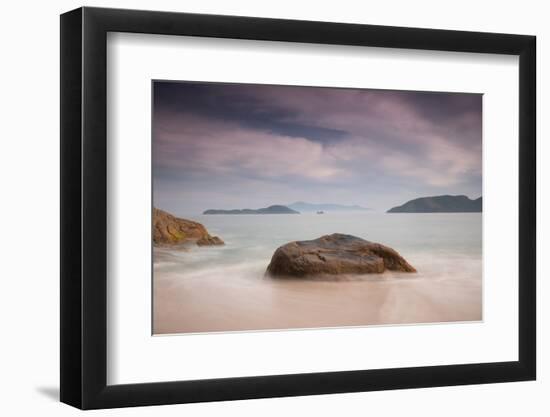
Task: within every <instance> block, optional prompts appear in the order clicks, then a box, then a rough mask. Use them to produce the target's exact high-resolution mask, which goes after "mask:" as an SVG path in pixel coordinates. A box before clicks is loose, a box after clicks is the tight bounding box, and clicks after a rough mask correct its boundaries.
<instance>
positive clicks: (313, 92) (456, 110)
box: [153, 81, 482, 214]
mask: <svg viewBox="0 0 550 417" xmlns="http://www.w3.org/2000/svg"><path fill="white" fill-rule="evenodd" d="M153 95H154V102H153V191H154V205H155V206H156V207H159V208H162V209H165V210H168V211H171V212H173V213H176V214H177V213H179V214H184V213H200V212H202V211H203V210H205V209H208V208H221V209H229V208H259V207H265V206H269V205H272V204H290V203H292V202H295V201H307V202H313V203H338V204H350V205H351V204H359V205H361V206H364V207H371V208H374V209H376V210H380V211H385V210H387V209H389V208H391V207H393V206H396V205H400V204H402V203H404V202H406V201H408V200H410V199H413V198H417V197H422V196H431V195H439V194H465V195H467V196H469V197H471V198H477V197H479V196H480V195H481V187H482V184H481V171H482V166H481V160H482V154H481V150H482V141H481V136H482V133H481V131H482V129H481V120H482V117H481V103H482V96H481V95H478V94H457V93H428V92H409V91H388V90H359V89H337V88H315V87H290V86H268V85H251V84H216V83H194V82H193V83H187V82H165V81H162V82H160V81H155V82H154V84H153Z"/></svg>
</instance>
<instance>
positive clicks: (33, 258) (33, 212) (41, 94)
mask: <svg viewBox="0 0 550 417" xmlns="http://www.w3.org/2000/svg"><path fill="white" fill-rule="evenodd" d="M81 5H82V3H79V2H77V1H72V0H60V1H57V2H55V3H52V2H38V1H27V2H9V3H6V4H4V5H3V10H2V16H3V19H2V24H1V25H0V30H1V32H2V36H1V37H0V42H1V43H2V48H1V51H2V64H1V65H0V72H1V75H2V76H1V78H0V80H2V82H3V84H2V87H1V89H0V98H1V110H0V115H1V119H0V120H1V124H0V127H1V129H2V130H1V139H2V142H1V144H2V151H1V152H0V181H1V189H2V196H3V200H2V204H1V205H0V231H1V239H0V245H1V252H0V253H2V258H1V261H2V262H1V263H0V268H1V274H0V276H1V278H2V283H3V284H4V285H3V286H2V291H0V297H1V299H0V320H1V329H2V330H3V334H2V342H1V343H0V352H1V354H0V392H1V397H2V400H1V401H0V410H1V411H2V414H4V415H32V413H40V414H41V415H44V414H45V415H50V414H51V415H60V416H65V415H75V414H77V413H78V412H77V411H76V410H75V409H72V408H71V407H69V406H66V405H63V404H60V403H58V402H57V396H58V391H59V388H58V379H59V371H58V368H59V361H58V348H59V343H58V339H59V325H58V311H59V307H58V306H59V281H58V276H59V250H58V247H59V233H58V230H59V221H58V211H59V186H58V183H59V167H58V165H59V141H58V140H59V139H58V137H59V46H58V44H59V17H58V15H59V14H60V13H62V12H64V11H67V10H70V9H73V8H76V7H79V6H81ZM86 5H89V6H103V7H123V8H139V9H157V10H169V11H182V12H183V11H187V12H198V13H217V14H240V15H250V16H265V17H280V18H293V19H309V20H327V21H341V22H354V23H371V24H381V25H396V26H417V27H431V28H441V29H462V30H476V31H477V30H479V31H494V32H509V33H524V34H534V35H537V37H538V74H539V78H538V88H537V92H538V119H539V126H538V137H539V145H542V146H539V157H538V159H539V186H538V191H539V205H538V207H539V250H538V255H539V259H540V260H541V262H540V263H539V285H538V291H539V296H538V299H539V308H538V313H539V325H538V329H539V346H538V347H539V366H538V373H539V378H538V381H536V382H527V383H508V384H496V385H483V386H467V387H452V388H432V389H421V390H403V391H388V392H377V393H359V394H345V395H325V396H314V397H299V398H283V399H271V400H254V401H237V402H227V403H210V404H193V405H179V406H164V407H145V408H138V409H120V410H108V411H99V412H95V413H94V414H95V415H114V414H116V415H131V416H134V415H137V416H148V415H155V416H157V415H159V416H164V415H166V416H168V415H180V414H182V413H186V414H187V415H192V416H214V415H229V416H233V415H234V416H257V415H277V416H279V415H285V414H287V415H300V414H306V415H307V414H313V413H315V414H317V415H323V416H324V415H326V416H329V415H335V414H340V415H342V414H343V415H365V414H366V413H370V414H372V415H378V414H384V415H389V416H391V415H404V414H406V415H407V416H416V415H422V416H423V417H428V416H440V415H442V414H444V415H446V416H464V415H468V414H472V415H484V414H487V415H500V416H508V415H509V416H513V415H519V414H524V415H529V416H544V415H548V413H549V411H550V405H549V403H548V400H547V396H548V395H547V393H548V392H550V361H549V360H548V359H547V352H549V351H550V350H549V343H550V330H549V326H548V325H547V324H546V322H547V319H549V318H550V307H549V304H544V303H543V301H544V300H545V299H548V297H549V296H550V285H549V284H548V282H547V281H546V280H545V278H546V277H547V276H548V275H549V274H550V266H549V264H548V263H547V262H544V259H542V258H543V257H544V256H545V254H546V253H548V251H549V250H550V224H549V223H548V221H546V220H545V219H542V218H541V217H542V216H540V213H543V212H544V211H548V210H550V201H549V198H550V193H549V192H548V190H546V193H543V184H545V179H547V180H548V179H549V178H550V168H549V166H548V165H547V166H542V161H550V151H549V149H550V148H549V147H548V146H546V145H545V144H542V142H543V141H542V138H543V137H544V136H545V134H548V124H546V120H543V118H542V115H543V114H544V110H545V109H546V107H545V105H546V103H547V102H548V100H549V97H550V87H549V85H550V84H549V82H548V81H547V80H546V79H545V77H544V72H545V71H546V73H547V74H548V73H549V70H548V68H549V60H550V47H549V44H550V26H548V24H547V15H548V11H547V10H545V7H544V6H545V3H544V2H540V1H536V0H523V1H521V2H518V1H514V2H508V1H502V0H501V1H485V2H479V1H471V0H462V1H460V2H441V1H428V0H416V1H406V0H401V1H386V2H378V1H377V2H368V1H356V2H354V1H346V0H340V1H338V2H334V1H332V2H320V1H319V0H317V1H305V0H303V1H298V0H278V1H271V2H260V1H254V0H232V1H230V2H227V1H223V0H201V1H187V2H181V1H169V0H156V1H147V0H124V1H118V2H117V1H92V0H89V1H88V2H87V3H86ZM545 394H546V395H545Z"/></svg>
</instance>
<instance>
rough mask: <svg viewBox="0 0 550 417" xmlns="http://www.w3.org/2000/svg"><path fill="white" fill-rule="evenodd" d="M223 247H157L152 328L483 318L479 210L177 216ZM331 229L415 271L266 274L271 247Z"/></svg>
mask: <svg viewBox="0 0 550 417" xmlns="http://www.w3.org/2000/svg"><path fill="white" fill-rule="evenodd" d="M180 217H183V218H186V219H190V220H195V221H198V222H200V223H202V224H203V225H204V226H206V228H207V229H208V231H209V233H210V234H211V235H216V236H219V237H220V238H221V239H223V240H224V242H225V245H224V246H213V247H190V248H189V249H188V250H185V251H183V250H181V249H176V250H174V249H167V248H154V268H153V294H154V297H153V331H154V333H155V334H179V333H200V332H228V331H255V330H283V329H312V328H320V327H321V328H326V327H344V326H369V325H395V324H420V323H422V324H424V323H445V322H456V321H461V322H462V321H479V320H482V214H481V213H452V214H447V213H433V214H432V213H430V214H397V213H396V214H387V213H373V212H332V213H331V212H329V213H325V214H315V213H312V214H284V215H283V214H272V215H270V214H265V215H188V216H186V215H181V216H180ZM331 233H345V234H351V235H354V236H357V237H360V238H363V239H366V240H369V241H373V242H378V243H381V244H384V245H386V246H390V247H392V248H393V249H395V250H397V251H398V252H399V253H400V254H401V255H402V256H403V257H404V258H405V259H406V260H407V261H408V262H409V263H410V264H411V265H413V266H414V267H415V268H416V269H417V271H418V273H413V274H408V273H396V272H385V273H383V274H371V275H363V276H352V277H348V278H347V279H344V280H332V281H331V280H304V279H295V280H288V279H275V278H270V277H266V276H265V275H264V273H265V270H266V268H267V265H268V264H269V261H270V259H271V256H272V255H273V252H274V251H275V250H276V249H277V247H279V246H281V245H283V244H285V243H288V242H291V241H294V240H308V239H315V238H318V237H320V236H322V235H326V234H331Z"/></svg>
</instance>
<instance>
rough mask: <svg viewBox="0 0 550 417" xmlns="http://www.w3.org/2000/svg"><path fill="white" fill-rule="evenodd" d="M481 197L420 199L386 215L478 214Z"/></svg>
mask: <svg viewBox="0 0 550 417" xmlns="http://www.w3.org/2000/svg"><path fill="white" fill-rule="evenodd" d="M482 206H483V202H482V197H479V198H477V199H475V200H472V199H470V198H468V197H467V196H465V195H439V196H434V197H422V198H417V199H414V200H410V201H407V202H406V203H405V204H403V205H401V206H397V207H393V208H391V209H389V210H388V211H387V212H388V213H479V212H481V211H482Z"/></svg>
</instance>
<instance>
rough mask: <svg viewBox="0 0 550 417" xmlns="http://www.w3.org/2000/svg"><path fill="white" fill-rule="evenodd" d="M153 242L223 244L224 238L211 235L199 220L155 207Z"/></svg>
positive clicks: (164, 244)
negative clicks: (182, 217) (180, 216)
mask: <svg viewBox="0 0 550 417" xmlns="http://www.w3.org/2000/svg"><path fill="white" fill-rule="evenodd" d="M153 243H154V244H155V245H157V246H169V245H178V244H183V243H195V244H197V245H199V246H209V245H223V244H224V243H223V240H221V239H220V238H219V237H217V236H211V235H210V234H209V233H208V231H207V230H206V228H205V227H204V226H203V225H202V224H200V223H197V222H194V221H191V220H186V219H180V218H178V217H175V216H173V215H171V214H170V213H167V212H165V211H163V210H159V209H157V208H153Z"/></svg>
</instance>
